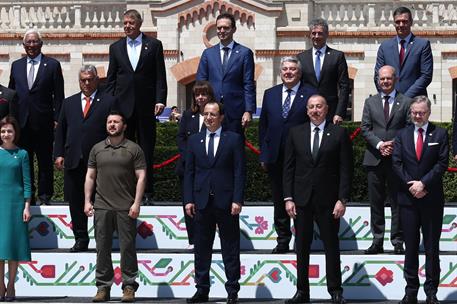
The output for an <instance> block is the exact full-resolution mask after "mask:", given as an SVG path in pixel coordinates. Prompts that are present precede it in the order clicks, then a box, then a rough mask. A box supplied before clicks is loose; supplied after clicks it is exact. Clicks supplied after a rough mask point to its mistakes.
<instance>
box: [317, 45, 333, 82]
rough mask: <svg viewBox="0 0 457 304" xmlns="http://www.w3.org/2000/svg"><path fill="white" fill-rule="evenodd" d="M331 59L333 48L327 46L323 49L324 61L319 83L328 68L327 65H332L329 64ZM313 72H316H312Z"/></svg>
mask: <svg viewBox="0 0 457 304" xmlns="http://www.w3.org/2000/svg"><path fill="white" fill-rule="evenodd" d="M332 60H333V50H332V49H331V48H329V47H328V46H327V49H326V50H325V56H324V62H323V63H322V68H321V74H320V77H319V83H320V82H321V80H322V78H323V77H324V76H325V73H326V71H327V70H328V66H330V65H332V64H331V61H332ZM314 74H316V73H314ZM316 80H317V79H316Z"/></svg>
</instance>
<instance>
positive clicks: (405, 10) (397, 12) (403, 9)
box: [393, 6, 413, 21]
mask: <svg viewBox="0 0 457 304" xmlns="http://www.w3.org/2000/svg"><path fill="white" fill-rule="evenodd" d="M401 14H408V16H409V20H410V21H413V15H412V14H411V11H410V9H409V8H407V7H404V6H400V7H399V8H397V9H396V10H394V12H393V17H394V19H395V16H398V15H401Z"/></svg>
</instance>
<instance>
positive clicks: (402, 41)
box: [400, 39, 405, 66]
mask: <svg viewBox="0 0 457 304" xmlns="http://www.w3.org/2000/svg"><path fill="white" fill-rule="evenodd" d="M403 59H405V40H403V39H402V40H400V66H402V64H403Z"/></svg>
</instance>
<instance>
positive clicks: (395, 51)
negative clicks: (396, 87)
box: [390, 36, 406, 75]
mask: <svg viewBox="0 0 457 304" xmlns="http://www.w3.org/2000/svg"><path fill="white" fill-rule="evenodd" d="M390 49H391V50H392V52H393V61H394V66H396V67H399V66H400V53H399V52H398V41H397V36H395V37H394V38H393V39H391V40H390ZM405 58H406V57H405ZM405 58H404V59H405ZM404 59H403V62H405V60H404ZM397 75H400V71H397Z"/></svg>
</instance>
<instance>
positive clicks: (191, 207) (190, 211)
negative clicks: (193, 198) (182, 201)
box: [186, 203, 195, 217]
mask: <svg viewBox="0 0 457 304" xmlns="http://www.w3.org/2000/svg"><path fill="white" fill-rule="evenodd" d="M186 214H187V215H188V216H190V217H194V215H195V204H194V203H187V204H186Z"/></svg>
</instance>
